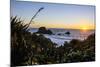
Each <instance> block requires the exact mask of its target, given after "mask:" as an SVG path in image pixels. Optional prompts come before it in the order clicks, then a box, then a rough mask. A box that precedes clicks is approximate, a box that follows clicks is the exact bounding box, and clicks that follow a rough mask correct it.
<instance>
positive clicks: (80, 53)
mask: <svg viewBox="0 0 100 67" xmlns="http://www.w3.org/2000/svg"><path fill="white" fill-rule="evenodd" d="M45 31H47V30H46V28H45V27H41V28H39V31H38V32H39V33H47V32H45ZM49 34H51V31H50V30H49ZM86 61H95V34H92V35H90V36H89V37H88V38H87V39H86V40H84V41H79V40H76V39H73V40H72V41H71V42H70V43H68V42H65V44H64V45H62V46H57V44H55V43H53V42H52V41H51V40H50V39H48V38H45V37H44V35H42V34H37V33H30V32H29V31H28V24H23V21H21V20H20V19H18V18H17V17H11V66H23V65H37V64H57V63H69V62H70V63H72V62H86Z"/></svg>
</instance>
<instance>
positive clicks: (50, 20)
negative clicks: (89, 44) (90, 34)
mask: <svg viewBox="0 0 100 67" xmlns="http://www.w3.org/2000/svg"><path fill="white" fill-rule="evenodd" d="M40 7H44V9H43V10H42V11H41V12H40V13H39V14H38V15H37V17H36V18H35V19H34V21H35V23H32V24H31V26H30V27H41V26H45V27H47V28H76V29H78V28H79V29H80V28H81V27H87V28H90V29H92V28H93V29H94V27H95V6H90V5H72V4H54V3H40V2H20V1H14V0H11V16H16V15H17V16H18V17H21V18H22V19H23V20H24V22H25V23H28V22H29V21H30V19H31V17H32V16H33V15H34V14H35V13H36V11H38V9H39V8H40Z"/></svg>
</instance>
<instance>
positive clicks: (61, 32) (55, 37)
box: [29, 28, 95, 46]
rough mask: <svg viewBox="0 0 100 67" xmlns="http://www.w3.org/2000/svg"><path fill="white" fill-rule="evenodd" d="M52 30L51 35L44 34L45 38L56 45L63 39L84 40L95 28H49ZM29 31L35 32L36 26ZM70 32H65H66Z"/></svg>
mask: <svg viewBox="0 0 100 67" xmlns="http://www.w3.org/2000/svg"><path fill="white" fill-rule="evenodd" d="M50 30H51V31H52V32H53V34H52V35H49V34H44V36H45V37H46V38H49V39H50V40H51V41H52V42H53V43H56V44H58V46H60V45H63V44H64V43H65V41H67V42H70V41H71V40H72V39H78V40H84V39H86V38H87V37H88V36H89V35H91V34H93V33H95V30H79V29H58V28H50ZM29 31H30V32H31V33H34V32H37V31H38V28H31V29H30V30H29ZM68 31H69V32H70V34H69V35H68V34H65V33H66V32H68Z"/></svg>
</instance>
